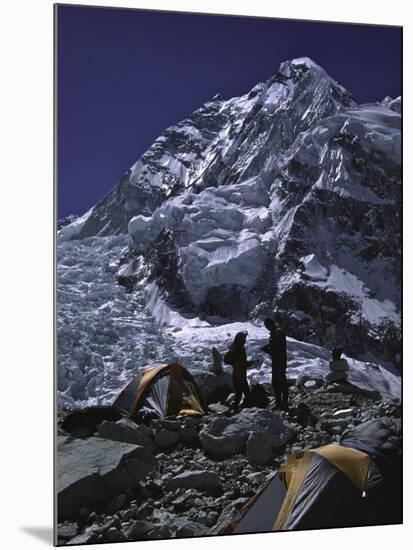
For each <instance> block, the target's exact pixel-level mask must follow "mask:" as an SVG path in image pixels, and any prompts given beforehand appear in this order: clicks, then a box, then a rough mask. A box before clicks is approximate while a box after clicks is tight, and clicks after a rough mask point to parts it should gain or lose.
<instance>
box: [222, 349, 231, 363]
mask: <svg viewBox="0 0 413 550" xmlns="http://www.w3.org/2000/svg"><path fill="white" fill-rule="evenodd" d="M232 362H233V355H232V352H231V350H228V351H227V353H226V354H225V355H224V363H225V364H226V365H232Z"/></svg>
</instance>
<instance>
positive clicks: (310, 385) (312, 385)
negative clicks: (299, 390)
mask: <svg viewBox="0 0 413 550" xmlns="http://www.w3.org/2000/svg"><path fill="white" fill-rule="evenodd" d="M304 387H305V389H306V390H316V389H317V388H318V383H317V380H307V382H304Z"/></svg>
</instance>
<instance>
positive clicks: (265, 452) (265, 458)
mask: <svg viewBox="0 0 413 550" xmlns="http://www.w3.org/2000/svg"><path fill="white" fill-rule="evenodd" d="M271 457H272V449H271V442H270V438H269V437H268V435H265V434H260V433H256V432H252V433H251V434H250V436H249V438H248V440H247V458H248V462H249V463H250V464H268V463H269V462H270V460H271Z"/></svg>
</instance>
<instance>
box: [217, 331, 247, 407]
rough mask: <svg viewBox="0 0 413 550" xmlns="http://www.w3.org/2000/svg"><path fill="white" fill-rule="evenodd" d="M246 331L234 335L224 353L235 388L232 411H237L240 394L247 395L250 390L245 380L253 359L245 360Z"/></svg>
mask: <svg viewBox="0 0 413 550" xmlns="http://www.w3.org/2000/svg"><path fill="white" fill-rule="evenodd" d="M247 335H248V332H247V331H245V330H244V331H242V332H238V333H237V334H236V335H235V338H234V341H233V342H232V344H231V345H230V347H229V350H228V351H227V353H226V354H225V355H224V362H225V363H226V364H227V365H231V366H232V381H233V383H234V389H235V401H234V412H238V410H239V404H240V402H241V398H242V395H243V394H244V396H245V397H247V396H248V395H249V394H250V392H251V390H250V387H249V385H248V380H247V368H248V367H250V366H251V365H252V364H253V361H248V360H247V352H246V351H245V341H246V339H247Z"/></svg>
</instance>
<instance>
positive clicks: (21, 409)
mask: <svg viewBox="0 0 413 550" xmlns="http://www.w3.org/2000/svg"><path fill="white" fill-rule="evenodd" d="M66 3H71V4H72V3H76V4H89V5H101V6H122V7H141V8H151V9H173V10H176V11H178V10H180V11H198V12H206V13H226V14H242V15H260V16H272V17H288V18H298V19H313V20H332V21H352V22H360V23H377V24H395V25H405V29H404V36H405V47H404V85H405V86H404V97H405V102H406V105H405V111H404V114H405V116H404V120H405V134H404V137H405V150H406V152H408V151H411V150H412V148H411V147H408V145H411V142H410V133H409V123H408V121H409V120H410V117H409V113H410V108H409V101H411V97H410V91H411V78H412V75H411V70H408V67H409V65H411V56H410V53H409V52H410V51H412V43H411V42H412V41H411V36H410V35H411V33H410V24H409V18H408V16H409V9H408V2H403V1H401V0H393V1H392V2H389V1H388V0H386V1H381V0H380V1H378V0H376V1H374V2H372V1H370V2H368V1H364V2H362V0H346V2H331V1H330V2H327V1H326V0H311V1H308V0H295V2H279V3H269V2H268V1H266V0H254V2H250V1H249V2H248V1H245V0H236V1H235V0H233V1H227V0H220V1H216V0H198V1H190V0H186V1H184V0H180V1H178V0H169V1H166V0H165V1H160V0H154V1H128V0H122V1H120V2H119V1H116V0H111V1H105V0H100V1H99V2H95V1H93V0H91V1H90V2H71V1H70V0H68V1H67V2H66ZM52 4H53V2H52V1H51V0H20V1H18V2H17V1H16V2H12V1H9V2H3V3H2V5H1V8H0V9H1V16H0V24H1V29H0V41H1V44H0V48H1V49H0V51H1V53H2V65H1V66H2V69H1V73H0V74H1V84H0V95H1V100H0V106H1V118H0V120H1V148H0V150H1V153H2V163H1V173H2V178H1V191H0V205H1V212H0V224H1V226H0V229H1V230H0V235H1V237H2V238H1V243H2V246H1V257H2V265H1V268H0V273H1V286H0V288H1V290H2V299H1V302H0V303H1V320H2V331H1V335H2V338H1V342H2V347H1V349H2V351H3V350H6V353H5V354H4V353H2V369H1V375H2V383H1V388H2V392H1V399H0V402H1V406H2V417H1V418H2V431H1V436H0V437H1V451H0V457H1V458H0V460H1V465H2V485H1V491H0V494H1V498H0V503H1V509H2V513H1V515H0V517H1V526H2V529H1V533H0V543H1V545H2V547H3V548H6V549H7V550H13V549H14V548H16V549H22V548H30V549H36V548H40V547H43V548H44V547H46V546H47V544H48V543H47V542H46V541H47V537H48V533H50V529H51V526H52V438H53V424H52V394H53V388H52V358H53V351H52V350H53V348H52V334H53V314H52V301H53V291H52V288H53V265H52V262H53V260H52V257H53V222H52V208H53V199H52V176H53V155H52V122H53V111H52V105H53V95H52V89H53V86H52V84H53V80H52V60H53V57H52V38H53V36H52V22H53V10H52ZM343 47H344V46H343ZM406 98H407V99H406ZM410 167H411V163H410V159H409V155H408V154H407V153H406V154H405V155H404V207H405V210H404V222H405V232H404V243H405V245H404V268H405V279H404V280H405V289H404V294H405V317H404V318H405V325H404V326H405V334H409V332H410V331H409V328H410V327H411V321H410V315H409V314H408V310H409V309H410V308H409V306H410V305H411V301H412V298H411V297H412V292H411V291H410V290H409V283H410V281H409V278H408V273H409V272H410V273H411V270H410V269H409V268H410V267H411V255H410V254H409V250H408V248H409V242H410V241H409V237H410V236H411V235H412V233H411V232H412V224H411V221H410V220H411V217H412V216H411V215H410V214H411V205H412V204H413V202H412V201H413V197H412V188H411V185H410V183H411V181H410V180H411V178H409V175H411V169H410ZM410 348H411V345H410V343H409V340H408V338H405V350H404V362H405V377H404V387H405V388H410V387H412V385H413V381H412V380H411V378H412V377H411V376H410V375H409V370H411V367H410V365H409V360H408V358H409V357H411V353H410V352H411V349H410ZM412 368H413V367H412ZM410 394H411V391H405V401H406V400H407V404H406V403H405V417H404V424H405V430H406V431H405V464H409V463H410V461H411V455H410V452H409V451H410V447H411V445H410V444H409V441H408V437H407V436H408V435H409V434H410V422H409V421H408V419H409V417H410V414H409V412H410V405H409V403H408V401H409V400H410ZM411 480H412V477H411V475H409V474H408V471H407V470H406V471H405V497H407V496H408V492H409V491H408V488H410V487H411ZM405 502H406V506H405V526H394V527H377V528H364V529H347V530H339V531H337V530H333V531H313V532H303V533H286V534H283V533H279V534H269V535H268V534H267V535H246V536H242V537H220V538H214V539H197V540H196V544H197V547H198V548H199V549H200V550H201V549H203V548H205V550H207V548H209V545H212V544H213V545H214V548H216V549H218V550H221V549H222V550H223V549H224V548H228V546H230V547H231V546H237V547H238V548H239V550H244V549H248V550H249V547H250V546H251V544H255V545H258V544H259V545H260V546H261V547H263V548H268V549H269V548H273V547H275V546H276V545H283V546H284V545H286V546H287V547H288V548H289V549H295V548H300V547H301V546H302V545H305V547H306V549H308V550H311V549H313V548H317V549H318V550H319V549H322V548H327V547H329V548H331V546H332V545H333V546H334V547H335V548H337V549H340V548H349V547H350V545H351V546H352V547H353V548H362V547H369V546H374V548H375V550H379V549H381V548H383V549H384V548H385V549H386V550H388V549H389V548H392V547H393V546H394V545H397V547H398V548H404V547H405V546H407V545H406V544H405V542H404V541H403V539H405V540H406V541H407V537H408V536H409V534H410V535H411V533H412V531H411V521H410V516H411V514H410V509H411V506H409V505H408V502H407V498H405ZM48 540H49V546H50V544H51V538H50V535H49V538H48ZM133 544H135V545H136V544H140V545H142V544H145V547H146V548H153V549H155V548H159V549H160V548H162V549H163V548H166V549H167V550H178V549H179V550H181V549H184V550H186V549H188V550H189V548H190V547H192V546H193V544H194V541H191V540H179V541H159V542H150V543H129V544H128V546H114V545H104V546H103V547H102V548H104V549H105V550H106V549H108V550H109V549H110V548H125V549H126V548H130V547H132V545H133Z"/></svg>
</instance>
